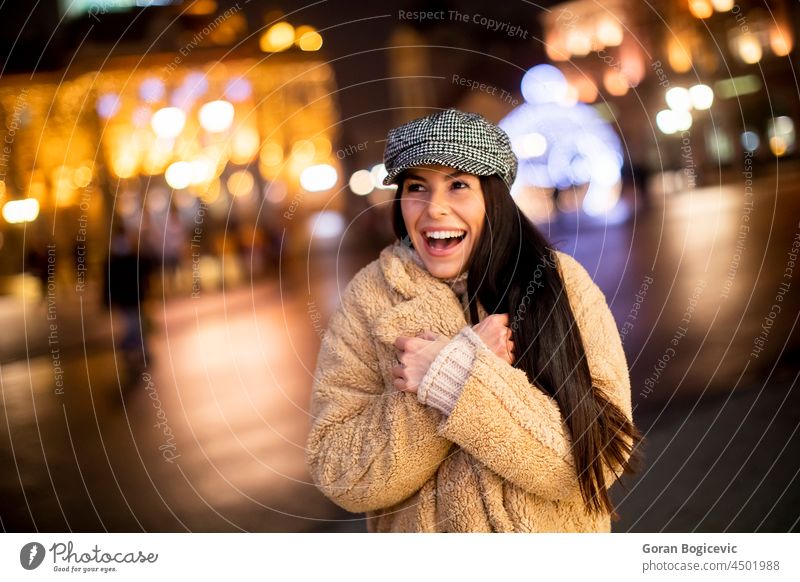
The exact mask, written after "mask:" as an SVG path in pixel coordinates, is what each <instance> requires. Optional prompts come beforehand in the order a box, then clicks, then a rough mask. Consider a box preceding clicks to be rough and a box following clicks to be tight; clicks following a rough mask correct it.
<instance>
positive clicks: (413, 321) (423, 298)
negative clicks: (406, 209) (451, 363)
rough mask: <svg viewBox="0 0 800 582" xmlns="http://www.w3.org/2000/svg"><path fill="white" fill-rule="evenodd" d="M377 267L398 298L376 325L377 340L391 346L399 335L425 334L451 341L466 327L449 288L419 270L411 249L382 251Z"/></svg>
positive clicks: (400, 247) (397, 245)
mask: <svg viewBox="0 0 800 582" xmlns="http://www.w3.org/2000/svg"><path fill="white" fill-rule="evenodd" d="M379 263H380V267H381V271H382V272H383V277H384V279H385V281H386V283H387V285H388V286H389V287H390V288H391V289H392V290H394V291H395V292H396V293H397V294H398V295H399V296H400V301H399V302H398V303H397V304H395V305H394V306H393V307H392V308H390V309H388V310H387V311H385V312H384V313H383V314H381V316H380V317H379V318H378V320H377V321H376V324H375V328H374V333H375V335H376V336H377V337H378V338H379V339H381V340H382V341H384V342H386V343H390V344H391V343H393V342H394V340H395V339H396V338H397V336H398V335H416V334H417V333H419V332H421V331H424V330H431V331H434V332H436V333H440V334H443V335H446V336H448V337H453V336H454V335H455V334H457V333H458V332H459V331H460V330H461V329H462V328H463V327H464V326H465V325H467V321H466V318H465V317H464V311H463V305H462V304H461V302H460V300H459V298H458V297H457V296H456V294H455V293H454V292H453V289H452V288H451V285H450V284H449V283H447V282H446V281H444V280H442V279H438V278H436V277H434V276H433V275H431V274H430V273H429V272H428V271H427V270H426V269H425V268H424V267H423V266H421V265H420V263H419V262H418V261H417V260H415V258H414V251H413V250H412V249H411V248H409V247H407V246H405V245H403V244H402V243H401V242H400V241H396V242H395V243H393V244H391V245H389V246H388V247H386V248H385V249H383V251H381V254H380V257H379Z"/></svg>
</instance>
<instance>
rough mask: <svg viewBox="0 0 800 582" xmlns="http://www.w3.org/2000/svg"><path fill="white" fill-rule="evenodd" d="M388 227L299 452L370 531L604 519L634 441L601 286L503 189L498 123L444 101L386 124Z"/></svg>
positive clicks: (563, 526) (318, 383) (333, 352)
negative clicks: (434, 109) (390, 126)
mask: <svg viewBox="0 0 800 582" xmlns="http://www.w3.org/2000/svg"><path fill="white" fill-rule="evenodd" d="M384 161H385V165H386V169H387V171H388V175H387V177H386V179H385V180H384V184H386V185H389V184H391V183H396V184H397V187H398V188H397V194H396V197H395V200H394V207H393V217H394V230H395V235H396V237H397V239H398V240H397V241H396V242H395V243H393V244H392V245H390V246H388V247H387V248H385V249H384V250H383V251H382V252H381V254H380V257H379V258H378V259H377V260H376V261H374V262H372V263H371V264H370V265H368V266H367V267H366V268H364V269H363V270H362V271H360V272H359V273H358V274H357V275H356V276H355V278H354V279H353V280H352V281H351V282H350V284H349V285H348V287H347V289H346V290H345V292H344V294H343V297H342V305H341V306H340V308H339V309H338V310H337V311H336V313H335V314H334V315H333V317H332V318H331V320H330V322H329V325H328V329H327V332H326V333H325V335H324V338H323V342H322V347H321V350H320V355H319V360H318V363H317V370H316V373H315V376H314V386H313V393H312V401H311V414H312V418H313V424H312V428H311V433H310V435H309V439H308V446H307V461H308V465H309V469H310V471H311V474H312V476H313V479H314V482H315V483H316V484H317V486H318V487H319V488H320V489H321V490H322V491H323V493H324V494H325V495H327V496H328V497H329V498H330V499H332V500H333V501H334V502H336V503H337V504H339V505H340V506H342V507H343V508H345V509H347V510H349V511H352V512H366V514H367V527H368V529H369V530H370V531H459V532H467V531H469V532H473V531H483V532H490V531H498V532H511V531H593V532H604V531H609V530H610V522H611V517H612V515H613V506H612V503H611V501H610V499H609V497H608V488H609V487H611V485H613V484H614V482H615V481H616V480H617V478H618V477H619V476H620V475H621V474H623V473H625V472H629V471H631V470H632V469H633V464H634V463H633V462H634V461H635V457H634V447H635V444H636V442H637V441H638V439H639V435H638V432H637V429H636V428H635V426H634V424H633V419H632V412H631V388H630V378H629V374H628V368H627V363H626V360H625V354H624V352H623V350H622V343H621V340H620V337H619V334H618V332H617V328H616V325H615V322H614V318H613V316H612V315H611V312H610V310H609V308H608V305H607V303H606V301H605V297H604V295H603V293H602V292H601V291H600V289H599V288H598V287H597V286H596V285H595V284H594V282H593V281H592V279H591V278H590V276H589V274H588V273H587V272H586V270H585V269H584V268H583V267H582V266H581V265H580V263H578V262H577V261H576V260H575V259H573V258H572V257H570V256H569V255H567V254H565V253H562V252H560V251H557V250H555V249H554V248H552V247H551V246H550V245H549V244H548V243H547V241H546V239H545V238H544V237H543V236H542V235H541V234H540V233H539V231H538V230H537V229H536V227H535V226H534V225H533V224H532V223H531V222H530V221H529V220H528V219H527V218H526V217H525V216H524V215H523V214H522V213H521V212H520V210H519V208H518V207H517V205H516V204H515V202H514V200H513V199H512V198H511V196H510V193H509V189H510V185H511V183H512V182H513V180H514V176H515V174H516V170H517V160H516V158H515V156H514V154H513V152H512V150H511V146H510V143H509V139H508V136H507V135H506V134H505V133H504V132H503V131H502V130H500V129H499V128H497V127H496V126H494V125H492V124H490V123H489V122H487V121H486V120H485V119H483V118H482V117H481V116H479V115H476V114H470V113H463V112H460V111H457V110H454V109H451V110H447V111H443V112H438V113H435V114H433V115H430V116H428V117H426V118H423V119H418V120H414V121H411V122H409V123H407V124H405V125H403V126H401V127H399V128H397V129H394V130H392V131H391V132H390V133H389V136H388V140H387V144H386V150H385V153H384Z"/></svg>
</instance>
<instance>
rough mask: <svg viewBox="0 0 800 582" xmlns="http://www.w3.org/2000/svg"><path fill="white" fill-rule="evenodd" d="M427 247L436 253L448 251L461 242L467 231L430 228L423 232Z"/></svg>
mask: <svg viewBox="0 0 800 582" xmlns="http://www.w3.org/2000/svg"><path fill="white" fill-rule="evenodd" d="M423 236H424V239H425V243H426V246H427V247H428V249H430V250H431V251H433V252H434V253H436V251H438V252H442V251H449V250H452V249H454V248H455V247H457V246H458V245H460V244H461V241H463V240H464V237H466V236H467V232H466V231H464V230H431V231H428V232H426V233H424V235H423Z"/></svg>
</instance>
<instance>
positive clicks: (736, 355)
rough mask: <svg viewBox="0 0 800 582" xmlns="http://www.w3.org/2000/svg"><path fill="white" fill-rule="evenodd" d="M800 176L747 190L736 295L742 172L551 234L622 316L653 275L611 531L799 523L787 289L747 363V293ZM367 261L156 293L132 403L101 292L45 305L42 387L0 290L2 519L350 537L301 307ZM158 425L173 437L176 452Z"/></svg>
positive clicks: (784, 233)
mask: <svg viewBox="0 0 800 582" xmlns="http://www.w3.org/2000/svg"><path fill="white" fill-rule="evenodd" d="M781 175H782V176H783V174H781ZM798 175H800V174H798V172H797V169H792V170H787V172H786V177H785V181H784V178H781V182H780V184H781V185H780V188H776V184H775V180H774V179H773V178H764V179H761V180H759V181H758V188H757V191H758V197H759V202H758V205H757V211H755V213H754V222H753V230H752V231H751V237H752V238H751V239H749V240H751V241H752V245H748V248H747V250H746V252H745V254H744V256H743V258H742V265H741V267H740V270H739V272H738V274H737V277H736V280H735V282H734V284H733V288H732V291H731V293H730V296H729V298H728V299H721V296H720V289H721V284H722V282H723V281H724V280H725V276H726V272H727V268H728V261H729V258H730V255H731V248H732V238H733V232H734V230H733V229H732V228H731V224H732V223H735V221H736V220H738V216H739V210H740V204H739V203H740V201H741V198H740V197H739V194H740V192H739V187H738V186H737V185H735V184H732V185H727V186H724V187H722V188H719V189H718V191H716V192H706V191H695V192H693V193H684V194H681V195H680V197H679V198H676V199H675V202H674V204H673V205H671V206H670V207H669V208H666V209H663V210H661V209H654V210H651V211H649V212H641V216H640V215H639V213H637V215H636V216H635V219H632V220H630V221H628V222H626V223H624V224H619V225H610V226H602V225H595V226H593V227H583V228H582V229H581V230H580V233H579V234H577V235H576V234H574V232H575V231H574V227H573V225H562V226H561V227H553V229H552V230H551V231H550V232H549V235H550V237H551V238H552V239H553V240H554V241H556V242H557V243H558V246H559V247H560V248H561V249H562V250H564V251H566V252H569V253H571V254H574V255H575V256H576V257H578V258H579V260H580V261H581V262H582V263H583V264H584V266H585V267H586V268H587V270H588V271H589V272H590V273H591V274H592V275H593V277H594V278H595V280H596V281H597V282H598V284H599V285H600V286H601V288H602V289H603V291H604V293H605V294H606V297H607V298H608V300H609V303H610V304H611V305H612V310H613V312H614V314H615V318H616V320H617V322H618V324H619V325H620V329H623V327H624V326H623V324H624V322H625V321H626V320H627V317H628V314H629V312H630V309H631V305H632V304H633V303H634V302H635V295H636V294H637V293H639V292H640V289H639V283H640V282H641V281H642V279H643V278H644V277H652V279H653V280H654V284H653V285H652V286H650V287H649V289H647V291H646V298H645V300H644V301H643V302H642V303H641V305H642V307H641V309H640V310H639V311H638V315H637V318H636V319H635V321H634V325H633V327H632V328H631V330H630V332H629V333H627V334H623V337H624V338H625V340H624V345H625V349H626V353H627V356H628V359H629V364H630V366H631V375H632V384H633V398H634V406H635V409H634V415H635V418H636V420H637V423H638V425H639V427H640V429H641V430H642V432H643V433H645V435H646V440H647V445H646V447H645V452H646V457H647V461H646V465H645V469H644V471H643V473H642V474H641V475H640V476H638V477H637V478H636V479H634V480H632V481H630V482H627V483H626V485H627V488H628V489H627V491H626V490H624V489H623V488H621V487H619V486H618V487H617V488H616V489H615V499H617V500H618V501H619V502H620V509H619V512H620V514H621V520H620V521H619V522H618V523H617V524H615V530H616V531H695V530H696V531H789V530H797V528H798V511H797V508H798V507H799V506H800V505H799V503H800V487H799V486H798V479H797V467H796V459H797V455H798V453H799V452H800V436H799V435H798V434H797V427H798V426H799V425H800V395H799V394H800V391H799V390H798V349H799V348H800V335H798V330H797V317H798V313H800V309H799V307H800V301H798V298H799V297H800V295H798V293H797V292H796V289H792V292H791V293H789V294H787V296H786V299H785V300H784V302H783V314H784V315H783V316H782V317H781V318H779V319H777V320H776V321H775V327H774V328H773V330H772V332H771V333H772V335H771V336H770V337H771V342H770V343H771V345H770V347H769V350H767V351H766V352H765V353H763V354H761V357H759V358H758V359H757V360H750V361H746V362H745V361H744V360H743V358H742V354H743V353H748V352H749V346H750V344H751V343H752V339H753V336H754V335H756V334H757V332H758V329H759V328H760V325H761V321H762V319H763V318H764V315H765V314H764V313H763V310H762V309H761V308H755V309H753V308H752V307H748V306H752V305H760V303H755V302H754V300H753V298H754V297H756V296H758V295H759V294H765V295H768V294H770V293H772V292H773V291H774V288H775V285H776V283H777V281H778V280H779V279H780V275H781V273H782V270H783V268H784V263H785V258H786V257H785V252H784V251H785V250H786V249H788V248H789V247H790V246H791V240H792V238H791V237H792V236H793V233H795V235H796V234H797V233H798V232H800V231H799V230H798V228H799V226H798V216H800V189H799V188H798V187H797V183H798V182H797V179H796V178H797V177H798ZM692 206H700V208H699V209H696V210H695V211H692V212H690V211H689V210H690V209H691V207H692ZM545 230H547V229H545ZM709 231H716V232H709ZM571 233H572V234H571ZM728 239H731V240H728ZM766 241H769V243H768V245H767V243H766ZM334 251H335V249H334ZM376 252H377V249H376V250H375V253H376ZM374 256H375V254H374V253H372V254H371V253H370V251H367V250H365V251H364V252H360V253H358V254H357V255H355V256H351V255H348V256H344V255H339V256H338V258H336V256H335V253H334V252H332V251H326V252H323V253H321V255H320V257H319V258H314V257H312V259H311V260H310V263H309V265H310V268H311V271H310V273H311V274H310V275H307V274H306V272H305V270H304V269H297V270H295V271H293V272H288V273H284V277H283V278H282V280H280V281H278V280H272V281H268V282H259V283H256V284H253V285H252V286H249V285H245V286H242V287H239V288H237V289H235V290H234V291H227V292H224V293H222V292H216V293H209V294H204V295H203V296H202V297H200V298H195V299H192V298H181V299H174V300H170V301H168V302H166V303H164V304H163V305H153V306H152V312H151V313H150V314H149V317H150V318H151V319H152V321H153V331H152V342H151V352H152V354H153V356H152V359H151V360H150V361H149V362H148V366H147V371H146V372H145V374H144V377H140V378H139V380H138V383H137V384H136V385H134V386H133V389H132V390H131V391H130V392H129V393H127V395H126V397H125V398H124V400H123V399H121V397H120V390H121V387H120V380H119V378H120V377H121V376H124V373H123V371H121V370H120V368H119V367H120V365H121V364H120V362H119V361H115V353H114V351H113V349H112V344H111V341H110V340H111V337H110V336H111V333H110V330H111V326H110V322H109V320H108V316H107V315H105V314H104V313H103V311H102V310H99V309H98V308H97V305H96V302H90V301H84V304H83V305H79V306H78V309H74V308H73V307H74V306H68V305H61V304H59V306H58V308H59V311H63V312H65V313H66V312H69V313H71V314H72V318H73V319H70V320H69V321H67V320H66V319H63V320H60V321H61V323H60V329H62V330H63V331H61V332H60V333H61V337H63V338H64V340H63V341H64V343H65V344H66V343H67V342H71V343H70V344H69V346H66V345H65V347H64V357H63V360H62V362H63V367H64V377H65V389H64V393H63V395H54V390H55V385H54V380H53V373H52V366H53V363H52V359H51V356H50V351H49V349H48V347H47V342H46V321H47V320H46V315H45V307H44V304H43V303H42V304H39V303H35V302H26V303H24V309H20V308H21V307H23V306H22V305H21V304H20V303H17V304H16V305H11V304H10V300H9V299H5V304H4V306H5V309H6V310H5V311H4V320H3V326H4V327H8V326H18V325H19V326H22V328H23V329H25V330H26V334H25V338H26V341H22V342H19V343H20V344H21V345H10V344H8V343H6V345H4V346H3V358H4V363H3V365H2V375H0V378H1V379H2V397H3V400H2V402H3V406H4V409H5V417H4V424H5V425H6V426H7V430H5V427H4V430H3V431H2V434H3V437H2V440H1V441H0V451H2V456H3V458H4V459H6V460H7V462H8V463H12V462H13V465H12V466H13V467H14V470H13V471H6V472H4V473H3V477H2V481H0V494H2V498H3V499H4V503H3V512H2V526H3V528H4V529H6V530H8V531H25V530H33V529H36V530H40V531H62V530H73V531H100V530H108V531H120V530H122V531H138V530H145V531H183V530H190V531H240V530H244V531H362V530H363V523H362V522H360V521H359V520H358V516H351V515H349V514H346V513H345V512H343V511H341V510H338V509H337V508H336V507H335V506H333V505H332V504H331V503H329V502H327V501H326V500H325V499H324V497H322V496H321V494H320V493H319V492H318V491H317V490H316V489H315V488H314V486H313V485H312V484H310V482H309V477H308V475H307V473H306V470H305V467H304V464H303V447H304V439H305V435H306V433H307V429H308V425H309V418H308V415H307V405H308V398H309V389H310V383H311V375H312V372H313V365H314V361H315V357H316V351H317V349H318V345H319V339H318V332H319V329H320V324H318V323H316V322H315V319H316V318H315V317H312V314H313V313H314V312H315V310H319V312H320V313H321V314H322V320H323V321H324V320H327V317H328V315H329V314H330V310H331V309H332V308H333V307H334V306H335V304H336V302H337V294H338V292H339V290H340V288H341V286H342V285H344V284H346V282H347V281H348V280H349V278H350V277H351V276H352V274H353V273H354V272H355V270H357V268H359V267H360V266H361V265H363V264H365V263H366V262H368V261H369V260H371V258H372V257H374ZM761 257H764V261H763V264H761ZM698 279H703V280H705V281H706V282H707V287H706V289H705V291H704V293H703V294H702V297H701V298H700V299H699V303H698V305H697V307H696V312H695V315H694V318H693V319H692V321H691V324H690V326H689V328H690V329H689V331H688V333H687V334H686V336H685V337H684V338H682V339H681V343H680V347H679V349H678V350H676V354H677V355H676V356H675V358H674V359H673V360H672V361H671V362H670V365H669V366H668V367H666V368H665V369H664V372H663V375H662V376H661V377H660V380H659V382H658V384H657V387H656V388H655V389H654V390H653V391H652V392H650V393H647V391H646V390H645V382H646V380H647V378H648V377H650V376H651V375H652V371H653V366H654V364H656V363H657V360H658V358H659V357H660V356H661V355H662V354H663V353H664V350H665V348H666V347H667V346H668V345H669V341H670V338H671V336H672V334H673V331H674V327H675V325H676V322H677V321H678V320H679V319H680V317H681V314H682V313H683V311H684V310H685V308H686V304H687V300H688V298H689V295H690V293H691V289H692V287H693V286H694V285H695V281H697V280H698ZM655 282H658V283H657V284H655ZM310 305H311V306H312V307H310ZM81 313H82V314H83V321H82V322H81ZM20 318H24V321H20ZM84 337H86V342H85V343H84V342H83V338H84ZM25 338H23V339H25ZM772 340H774V341H772ZM6 341H7V340H6ZM15 350H16V351H15ZM25 350H27V353H29V354H30V356H29V357H28V358H27V359H26V358H25ZM149 378H151V380H149V381H150V382H151V383H152V385H153V386H154V387H155V390H152V388H151V389H148V379H149ZM153 393H156V394H157V400H156V399H154V398H153V397H152V394H153ZM645 394H646V395H645ZM156 403H157V405H156ZM159 411H163V415H162V416H159ZM159 422H166V426H168V427H169V428H170V430H171V431H172V433H173V434H174V448H173V447H172V444H173V441H172V440H170V439H168V438H166V437H165V434H164V431H163V427H159V426H158V423H159ZM165 451H169V453H168V454H166V455H165V454H164V453H165ZM709 500H711V501H709Z"/></svg>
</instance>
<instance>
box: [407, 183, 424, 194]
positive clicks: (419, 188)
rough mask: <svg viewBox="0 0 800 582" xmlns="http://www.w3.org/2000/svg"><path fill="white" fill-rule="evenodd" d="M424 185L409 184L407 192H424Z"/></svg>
mask: <svg viewBox="0 0 800 582" xmlns="http://www.w3.org/2000/svg"><path fill="white" fill-rule="evenodd" d="M422 189H423V188H422V184H409V185H408V188H406V191H408V192H422Z"/></svg>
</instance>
